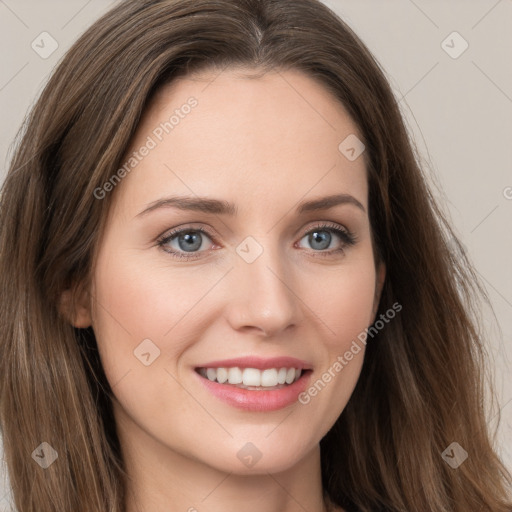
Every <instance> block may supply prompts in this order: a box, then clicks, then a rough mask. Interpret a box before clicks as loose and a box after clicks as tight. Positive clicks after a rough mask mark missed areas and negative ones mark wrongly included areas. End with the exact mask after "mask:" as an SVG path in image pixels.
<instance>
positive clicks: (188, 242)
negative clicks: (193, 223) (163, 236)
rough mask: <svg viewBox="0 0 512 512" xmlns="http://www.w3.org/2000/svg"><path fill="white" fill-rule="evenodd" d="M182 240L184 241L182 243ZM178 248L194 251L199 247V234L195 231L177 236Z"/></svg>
mask: <svg viewBox="0 0 512 512" xmlns="http://www.w3.org/2000/svg"><path fill="white" fill-rule="evenodd" d="M182 242H185V244H184V245H183V244H182ZM178 244H179V246H180V249H182V250H184V251H189V252H190V251H194V250H197V249H199V248H200V247H201V234H200V233H197V232H193V233H184V234H181V235H180V236H179V237H178Z"/></svg>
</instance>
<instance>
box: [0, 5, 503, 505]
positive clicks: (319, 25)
mask: <svg viewBox="0 0 512 512" xmlns="http://www.w3.org/2000/svg"><path fill="white" fill-rule="evenodd" d="M228 66H243V67H247V68H251V69H254V70H261V71H263V72H265V71H271V70H278V71H280V70H286V69H294V70H300V71H302V72H304V73H306V74H307V75H309V76H311V77H313V78H315V79H317V80H318V81H319V83H321V84H322V85H323V86H324V87H325V88H327V89H328V90H329V91H330V92H332V93H333V94H334V95H335V97H337V98H338V99H339V101H340V102H341V103H342V104H343V105H344V106H345V108H346V109H347V111H348V112H349V114H350V115H351V117H352V119H353V120H354V122H355V123H356V124H357V126H358V127H359V129H360V132H361V133H362V134H363V137H364V144H365V146H366V151H365V158H366V164H367V169H368V182H369V204H370V223H371V229H372V233H373V237H374V241H375V244H376V245H375V249H376V257H377V259H379V260H382V261H384V262H385V263H386V267H387V276H386V282H385V285H384V289H383V293H382V296H381V301H380V305H379V312H378V314H377V317H378V316H379V314H380V313H382V312H384V311H387V310H388V309H389V308H391V307H392V305H393V304H394V303H395V302H398V303H399V304H401V305H402V306H403V310H402V311H401V313H400V314H399V315H397V317H396V318H395V319H394V320H393V322H390V323H389V325H387V326H386V328H385V329H382V330H380V331H379V332H378V334H376V335H375V336H374V337H373V338H372V339H371V340H369V342H368V345H367V352H366V355H365V360H364V365H363V369H362V373H361V376H360V379H359V381H358V384H357V386H356V389H355V391H354V393H353V395H352V397H351V399H350V401H349V403H348V404H347V406H346V408H345V409H344V411H343V413H342V414H341V415H340V417H339V418H338V420H337V421H336V423H335V425H334V426H333V428H332V429H331V430H330V431H329V432H328V434H327V435H326V436H325V437H324V438H323V439H322V441H321V443H320V445H321V461H322V479H323V487H324V492H325V494H326V496H328V497H329V498H330V499H331V500H332V501H333V502H335V503H337V504H339V505H342V506H345V507H347V508H350V507H355V508H357V509H358V510H360V511H364V512H370V511H376V510H386V511H408V512H412V511H417V512H425V511H427V510H435V511H436V512H448V511H450V512H468V511H493V512H501V511H505V510H508V511H510V510H511V504H510V485H511V478H510V475H509V474H508V473H507V471H506V469H505V467H504V466H503V465H502V463H501V462H500V460H499V458H498V457H497V455H496V454H495V452H494V451H493V446H492V441H491V438H490V434H489V429H488V426H487V424H486V414H487V411H486V410H485V407H484V405H483V404H484V399H485V398H486V397H487V395H486V393H485V390H486V389H488V388H487V387H486V384H487V379H486V375H487V374H486V372H485V371H484V369H485V368H486V366H484V364H485V359H484V355H485V350H484V346H485V345H484V343H483V342H482V341H481V339H480V338H481V336H482V335H481V332H480V327H479V322H478V321H477V318H478V313H479V311H478V308H479V306H478V302H477V299H478V297H483V298H484V299H486V297H485V294H484V293H483V290H482V288H481V286H480V285H479V282H478V280H477V276H476V275H475V271H474V270H473V269H472V267H471V264H470V262H469V261H468V259H467V257H466V255H465V253H464V249H463V247H462V246H461V245H460V244H459V243H458V240H457V237H456V236H455V234H454V233H453V231H452V229H451V228H450V225H449V223H448V222H447V220H446V216H445V214H443V213H442V211H441V209H440V207H439V206H437V205H436V202H435V201H434V198H433V196H432V193H431V191H430V190H429V188H428V186H427V184H426V181H425V178H424V177H423V175H422V171H421V169H420V167H419V164H418V160H417V157H416V156H415V153H414V150H413V144H412V142H411V141H410V140H409V137H408V133H407V131H406V129H405V127H404V123H403V120H402V118H401V114H400V111H399V109H398V107H397V102H396V100H395V98H394V96H393V94H392V92H391V90H390V87H389V85H388V83H387V81H386V78H385V75H384V73H383V71H382V70H381V69H380V67H379V65H378V63H377V62H376V61H375V59H374V58H373V57H372V55H371V54H370V52H369V51H368V50H367V48H366V47H365V46H364V44H363V43H362V42H361V41H360V40H359V39H358V38H357V36H356V35H355V34H354V33H353V32H352V31H351V29H350V28H349V27H348V26H347V25H346V24H345V23H344V22H343V21H342V20H340V19H339V18H338V17H337V16H336V15H335V14H334V13H332V12H331V11H330V10H329V9H328V8H327V7H325V6H324V5H323V4H321V3H320V2H319V1H317V0H125V1H123V2H122V3H120V4H119V5H117V6H116V7H115V8H113V9H112V10H111V11H110V12H108V13H107V14H106V15H105V16H103V17H102V18H101V19H100V20H99V21H97V22H96V23H94V25H93V26H92V27H91V28H90V29H89V30H87V32H86V33H85V34H84V35H82V36H81V37H80V39H79V40H78V41H77V42H76V43H75V44H74V46H73V47H72V48H71V49H70V50H69V52H68V53H67V54H66V56H65V57H64V59H63V60H62V61H61V63H60V64H59V66H58V67H57V69H56V70H55V72H54V73H53V76H52V77H51V79H50V80H49V82H48V84H47V86H46V87H45V89H44V91H43V93H42V94H41V97H40V98H39V100H38V102H37V104H36V105H35V107H34V108H33V110H32V112H31V113H30V115H29V117H28V118H27V121H26V123H25V126H24V128H23V132H22V133H21V134H20V142H19V144H18V147H17V150H16V152H15V154H14V157H13V159H12V163H11V166H10V169H9V172H8V175H7V178H6V180H5V182H4V184H3V188H2V195H1V203H0V286H1V290H2V299H1V303H0V352H1V354H2V357H1V359H0V373H1V380H0V399H1V409H0V419H1V428H2V433H3V440H4V451H5V460H6V463H7V468H8V473H9V477H10V482H11V485H12V488H13V496H14V500H15V505H16V507H17V508H18V510H19V511H20V512H36V511H37V512H50V511H55V510H59V511H69V510H77V511H84V512H100V511H101V512H105V511H109V512H123V511H124V509H125V506H126V477H127V475H126V471H125V466H124V463H123V458H122V454H121V449H120V446H119V441H118V438H117V435H116V428H115V423H114V418H113V414H112V408H111V396H112V389H111V386H110V385H109V383H108V382H107V380H106V378H105V375H104V373H103V371H102V367H101V362H100V360H99V357H98V352H97V347H96V341H95V338H94V332H93V330H92V328H88V329H78V328H75V327H73V326H72V325H71V324H70V322H69V320H68V319H67V318H65V316H64V315H62V314H61V313H60V312H59V298H60V297H61V295H62V292H63V291H64V290H67V289H70V288H72V289H73V290H77V289H78V288H77V287H78V286H79V285H80V284H84V283H88V282H89V280H90V277H91V275H92V272H93V268H94V265H93V263H94V255H95V253H96V250H97V242H98V240H99V239H100V237H101V233H102V229H103V226H104V222H105V219H106V216H107V213H108V208H109V205H110V204H111V197H112V195H113V193H115V191H113V192H111V193H110V194H107V195H106V197H105V198H104V199H102V200H99V199H97V198H96V196H95V194H94V191H95V190H96V189H98V187H102V186H103V184H104V183H105V182H106V181H107V180H109V179H110V178H111V176H112V175H113V174H114V173H115V171H116V170H117V169H118V168H119V166H120V165H122V158H123V155H124V153H125V151H126V149H127V148H128V146H129V143H130V141H131V139H132V137H133V136H134V133H135V131H136V129H137V126H138V123H139V120H140V119H141V115H142V114H143V112H144V111H145V108H146V107H147V106H148V103H149V101H150V100H151V98H152V96H153V94H154V93H155V92H156V91H157V90H158V89H159V87H161V86H162V85H163V84H165V83H169V82H170V81H172V80H174V79H175V78H176V77H178V76H183V75H186V74H187V73H191V72H193V71H200V70H204V69H212V68H215V69H218V70H219V72H221V71H222V70H223V69H225V68H227V67H228ZM340 142H341V141H340ZM134 172H136V171H134ZM457 246H458V250H457V251H455V250H454V247H457ZM75 285H76V286H75ZM486 300H487V299H486ZM114 385H115V383H114ZM43 442H46V443H48V445H50V446H51V447H52V448H53V449H54V450H55V451H56V452H57V454H58V459H57V461H56V462H55V463H53V464H51V465H49V467H47V469H45V470H43V469H42V468H41V467H40V466H39V465H38V464H36V463H35V460H36V458H35V457H37V455H38V454H39V455H40V456H42V455H41V454H43V452H44V450H47V451H46V455H45V456H46V457H49V456H50V455H49V454H52V453H53V452H51V451H50V450H49V448H48V446H47V445H41V443H43ZM452 442H457V443H458V444H459V445H460V446H461V447H462V448H463V449H464V450H465V451H466V452H467V453H468V454H469V456H468V458H467V459H466V460H465V461H464V462H463V463H462V464H461V465H460V466H459V467H458V468H457V469H454V468H452V467H450V466H449V465H448V464H447V463H446V462H445V460H443V457H442V456H441V453H442V452H443V451H444V450H445V449H446V448H447V447H449V446H450V444H451V443H452ZM36 449H37V450H39V451H37V450H36ZM41 450H42V451H41ZM34 451H36V454H35V455H34Z"/></svg>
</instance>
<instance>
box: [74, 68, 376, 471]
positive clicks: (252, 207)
mask: <svg viewBox="0 0 512 512" xmlns="http://www.w3.org/2000/svg"><path fill="white" fill-rule="evenodd" d="M358 133H359V132H358V130H357V128H356V126H355V125H354V123H353V122H352V121H351V119H350V117H349V116H348V114H347V112H346V111H345V109H344V108H343V107H342V106H341V105H340V104H339V103H338V102H337V101H336V100H335V99H334V98H333V97H332V96H330V95H329V93H328V92H326V91H325V90H324V89H323V88H322V87H321V86H320V85H318V84H317V83H316V82H314V81H313V80H312V79H311V78H309V77H307V76H306V75H303V74H301V73H299V72H294V71H286V72H280V73H268V74H266V75H265V76H263V77H260V78H252V79H251V78H244V77H242V76H241V75H240V74H237V73H236V71H235V70H230V71H225V72H223V73H221V74H220V75H217V74H213V73H212V74H210V75H207V74H203V75H201V76H195V77H193V79H192V77H190V76H189V77H188V78H186V79H181V80H179V81H176V82H174V83H173V84H172V85H171V86H167V87H166V88H164V89H162V90H160V92H159V94H158V96H157V97H156V98H155V100H154V101H153V103H152V104H151V105H150V108H149V109H148V110H147V112H146V113H145V116H144V118H143V120H142V123H141V125H140V126H139V128H138V131H137V134H136V137H135V139H134V141H133V144H132V146H131V149H130V151H129V153H128V155H127V157H126V167H125V172H124V173H123V172H121V173H119V174H118V177H123V175H124V177H123V178H122V180H121V182H119V180H115V179H114V180H113V183H114V184H115V186H112V185H111V186H109V185H106V186H105V187H103V191H104V192H102V193H101V194H103V195H106V194H109V193H110V194H114V196H113V204H112V208H111V210H110V216H109V218H108V222H107V225H106V230H105V232H104V234H103V237H102V240H101V244H100V246H99V251H98V254H97V261H96V266H95V269H94V279H93V286H92V289H91V290H90V294H91V297H93V300H92V303H91V304H90V306H91V307H90V318H89V317H88V316H87V314H84V315H83V316H82V320H79V322H80V321H81V322H82V323H83V324H84V325H85V324H87V323H88V322H89V321H90V322H91V323H92V326H93V329H94V332H95V335H96V339H97V343H98V348H99V352H100V355H101V360H102V364H103V367H104V369H105V373H106V376H107V378H108V380H109V382H110V385H111V387H112V390H113V393H114V395H115V400H114V411H115V415H116V421H117V423H118V430H119V435H120V438H121V439H122V440H124V441H125V443H130V444H131V446H132V447H133V449H138V450H140V452H141V453H142V451H143V450H144V452H145V453H146V454H147V453H148V452H149V451H152V452H153V453H154V455H156V457H157V460H164V458H165V456H166V454H168V455H169V456H181V457H185V458H186V459H191V460H193V461H195V462H198V461H199V462H201V463H205V464H207V465H209V466H211V467H215V468H219V469H222V470H223V471H229V472H237V473H254V472H256V473H259V472H262V473H263V472H267V471H279V470H284V469H286V468H288V467H291V466H292V465H293V464H295V463H297V462H299V461H300V460H301V459H302V458H304V457H305V456H306V455H307V454H308V453H310V452H311V451H312V450H313V449H315V448H316V447H317V445H318V443H319V441H320V439H321V438H322V437H323V436H324V435H325V434H326V433H327V431H328V430H329V429H330V427H331V426H332V425H333V423H334V422H335V420H336V419H337V418H338V416H339V415H340V413H341V412H342V411H343V408H344V407H345V405H346V403H347V401H348V399H349V397H350V395H351V393H352V391H353V389H354V386H355V384H356V381H357V379H358V376H359V374H360V370H361V365H362V363H363V355H364V345H363V344H362V343H361V342H359V341H357V336H358V335H359V334H360V333H361V332H362V331H364V330H365V328H366V327H368V326H369V325H370V324H371V323H372V321H373V319H374V315H375V312H376V307H377V303H378V296H379V294H380V284H381V282H382V279H383V277H384V269H383V268H382V269H380V270H379V272H376V269H375V266H374V258H373V251H372V244H371V238H370V225H369V218H368V187H367V175H366V170H365V163H364V160H363V157H364V155H361V156H360V157H358V158H354V157H355V156H357V152H358V150H359V149H360V148H359V146H357V140H356V139H354V136H358ZM347 137H350V138H349V139H348V140H347V141H346V142H345V143H344V144H343V145H342V149H341V150H340V149H339V146H340V143H342V141H344V140H345V139H346V138H347ZM359 138H361V137H360V136H359ZM354 141H355V142H354ZM354 144H356V145H354ZM350 147H354V149H355V151H351V150H350ZM144 148H145V149H144ZM134 152H136V155H134V154H133V153H134ZM130 158H132V160H130ZM111 189H113V190H111ZM101 194H100V193H98V197H100V198H99V199H98V200H103V199H101ZM333 196H339V197H338V199H339V200H338V201H331V200H329V201H325V203H324V204H322V202H321V201H320V202H319V200H321V199H323V198H327V197H331V198H332V197H333ZM171 198H172V201H171ZM166 200H168V201H167V202H164V201H166ZM206 201H208V202H206ZM311 201H314V202H315V203H312V204H309V203H310V202H311ZM308 204H309V206H307V205H308ZM304 205H306V206H304ZM315 205H316V207H315ZM174 230H180V231H181V230H183V232H182V233H181V235H180V234H172V236H171V232H173V231H174ZM338 230H339V231H338ZM315 233H316V234H315ZM354 340H356V342H357V343H356V345H354ZM356 346H357V347H358V348H359V350H356V349H355V347H356ZM348 352H350V354H351V355H352V356H351V357H350V355H345V354H346V353H348ZM239 358H253V359H252V360H250V359H248V360H245V361H227V360H233V359H239ZM254 358H257V359H254ZM276 358H280V360H273V359H276ZM284 358H293V359H289V360H287V359H284ZM342 361H343V362H342ZM337 363H338V364H337ZM340 367H341V368H340ZM218 368H221V369H220V370H218ZM237 368H238V369H237ZM282 368H285V369H286V370H282ZM294 368H295V369H297V371H295V370H293V369H294ZM207 369H208V370H207ZM265 369H266V370H267V371H263V370H265ZM215 370H217V371H215ZM298 370H302V371H301V372H299V371H298ZM201 373H203V375H201ZM299 374H300V377H299V378H298V380H297V381H296V382H295V383H293V384H289V383H288V382H289V381H291V380H294V379H295V378H296V377H298V376H299ZM204 375H206V376H204ZM329 377H330V378H329ZM212 378H213V379H216V380H219V381H221V382H212V381H211V380H210V379H212ZM226 379H228V381H226ZM240 379H242V382H241V383H240ZM283 379H287V380H285V382H284V384H282V383H281V382H282V381H283ZM230 381H231V382H232V383H230ZM262 381H263V382H262ZM237 382H238V383H239V384H237ZM244 382H245V384H244ZM276 382H277V383H278V384H277V385H276ZM258 383H259V386H258ZM315 383H316V385H315ZM262 384H263V387H262ZM242 386H245V387H244V388H242ZM252 386H258V387H257V388H256V389H254V388H251V387H252ZM264 389H266V391H265V390H264Z"/></svg>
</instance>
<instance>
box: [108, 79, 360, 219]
mask: <svg viewBox="0 0 512 512" xmlns="http://www.w3.org/2000/svg"><path fill="white" fill-rule="evenodd" d="M354 135H355V136H357V137H358V138H359V139H361V138H362V137H361V135H360V133H359V130H358V128H357V126H356V125H355V123H354V122H353V120H352V119H351V117H350V116H349V115H348V113H347V111H346V109H345V108H344V106H343V105H342V104H341V102H339V101H338V100H337V99H336V98H335V97H334V96H333V95H332V94H331V93H330V92H329V91H328V90H326V89H325V88H324V87H323V86H322V85H320V84H319V83H318V82H317V81H316V80H314V79H312V78H310V77H309V76H307V75H305V74H303V73H302V72H300V71H289V70H288V71H273V72H268V73H265V74H259V75H258V76H257V77H255V78H254V77H248V76H247V71H246V70H240V69H234V70H233V69H232V70H228V71H221V72H219V71H216V72H213V71H212V72H206V73H202V74H195V75H190V76H187V77H184V78H180V79H178V80H175V81H174V82H172V83H171V84H169V85H166V86H164V87H162V88H161V89H160V90H159V91H158V92H157V94H156V95H155V96H154V98H153V100H152V102H151V103H150V104H149V106H148V108H147V110H146V111H145V113H144V116H143V118H142V120H141V123H140V125H139V127H138V129H137V132H136V135H135V137H134V140H133V141H132V143H131V145H130V148H129V151H128V152H127V155H126V157H125V160H126V161H128V159H129V158H130V156H131V155H133V153H134V152H135V153H139V157H138V158H139V160H138V161H137V163H136V165H135V166H134V167H133V170H131V171H130V172H129V173H128V175H127V177H126V178H124V179H123V182H122V183H121V185H120V186H118V188H119V189H121V190H116V195H119V196H120V200H121V201H122V203H123V204H124V205H125V207H126V208H128V209H129V210H130V212H131V211H133V210H136V209H138V210H139V211H140V209H141V208H142V207H143V206H144V205H145V204H146V203H149V202H151V201H154V200H155V199H158V198H159V197H161V196H163V195H164V194H166V193H168V194H173V195H176V194H180V193H181V194H186V195H196V194H197V195H201V196H207V195H211V196H213V197H218V198H224V199H227V200H229V201H232V202H237V203H238V201H237V200H236V198H237V197H240V196H242V197H243V198H245V202H246V204H247V205H248V206H249V203H248V201H249V200H255V201H256V200H257V201H258V202H259V204H262V203H263V204H266V203H272V204H275V202H276V201H281V202H284V203H286V204H288V203H290V202H291V203H292V204H294V203H296V202H298V201H299V200H300V199H301V198H303V197H304V196H318V195H320V194H324V193H327V192H328V193H332V192H346V193H352V194H353V195H356V196H358V197H357V198H358V199H359V200H360V202H362V203H363V204H364V205H365V206H366V200H367V197H366V196H367V188H366V187H367V184H366V170H365V162H364V158H363V156H361V157H360V158H357V159H356V160H354V161H350V160H348V159H347V158H346V157H345V156H344V155H343V154H342V153H341V152H340V149H339V145H340V143H341V142H342V141H343V140H344V139H346V138H347V137H348V136H354ZM144 147H148V148H150V149H149V150H147V151H146V150H145V151H143V152H144V154H145V156H144V157H142V158H140V153H141V152H142V151H141V150H142V148H144ZM132 163H135V162H132ZM118 200H119V198H118ZM241 206H242V207H243V205H241Z"/></svg>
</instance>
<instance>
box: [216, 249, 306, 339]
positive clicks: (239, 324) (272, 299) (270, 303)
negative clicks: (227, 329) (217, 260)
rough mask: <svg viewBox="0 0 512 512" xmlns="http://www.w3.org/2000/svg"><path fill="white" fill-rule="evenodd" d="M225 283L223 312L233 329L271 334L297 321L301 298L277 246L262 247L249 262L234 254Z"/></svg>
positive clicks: (287, 327) (291, 325)
mask: <svg viewBox="0 0 512 512" xmlns="http://www.w3.org/2000/svg"><path fill="white" fill-rule="evenodd" d="M228 286H229V288H230V290H229V291H230V293H229V299H228V304H227V306H226V315H227V320H228V322H229V324H230V325H231V327H232V328H233V329H235V330H237V331H246V332H250V331H254V332H255V333H263V334H264V335H266V336H267V337H270V336H274V335H276V334H279V333H280V332H282V331H284V330H286V329H291V328H292V327H293V326H295V325H297V324H298V323H299V321H300V315H301V309H300V304H301V301H300V298H299V297H298V296H297V294H296V292H295V291H294V288H295V286H294V282H293V279H292V273H291V272H290V267H289V266H287V265H286V264H285V261H284V259H283V256H282V255H281V254H280V253H279V252H278V250H277V249H276V250H270V248H268V247H265V248H264V250H263V253H262V254H261V255H260V256H259V257H258V258H257V259H256V260H255V261H253V262H252V263H247V262H246V261H244V260H243V259H242V258H241V257H238V256H237V257H236V259H235V268H234V269H233V271H232V272H230V277H229V284H228Z"/></svg>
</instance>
